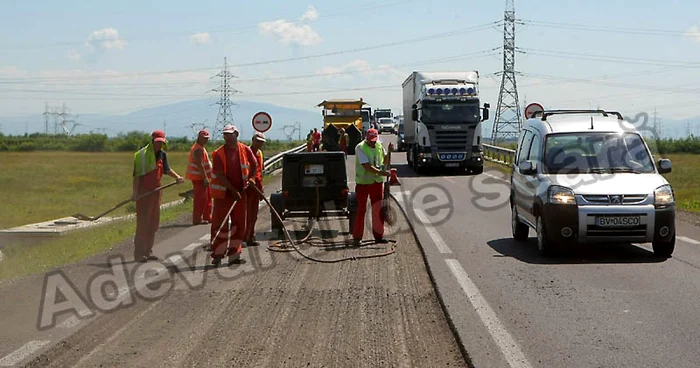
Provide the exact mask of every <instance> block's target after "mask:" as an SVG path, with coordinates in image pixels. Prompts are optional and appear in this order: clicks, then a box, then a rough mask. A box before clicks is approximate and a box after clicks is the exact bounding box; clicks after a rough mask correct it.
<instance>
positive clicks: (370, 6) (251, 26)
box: [0, 0, 415, 52]
mask: <svg viewBox="0 0 700 368" xmlns="http://www.w3.org/2000/svg"><path fill="white" fill-rule="evenodd" d="M412 1H415V0H400V1H388V2H384V3H379V4H377V3H376V2H367V3H364V4H359V5H357V6H353V7H348V8H345V9H338V10H337V11H336V12H334V13H329V14H324V15H323V17H321V18H319V19H316V20H315V22H322V21H325V20H332V19H334V18H339V17H347V16H356V13H352V11H353V10H360V11H362V12H363V13H366V12H367V11H368V10H376V9H380V8H385V7H391V6H395V5H399V4H404V3H408V2H412ZM296 17H297V16H296V15H295V16H294V18H296ZM287 18H290V16H289V15H280V16H277V17H274V19H275V20H276V19H287ZM269 21H273V17H270V18H266V19H261V20H257V21H253V22H249V23H245V24H242V25H240V26H238V27H235V28H231V27H225V26H222V27H219V28H214V29H210V30H206V29H205V30H203V29H190V30H182V31H176V32H163V33H160V35H161V37H149V38H121V37H120V40H123V41H126V42H137V41H158V40H163V39H172V38H173V37H172V36H191V35H192V34H194V33H199V32H206V33H228V34H240V33H245V32H247V31H251V30H256V29H257V28H258V25H259V24H260V23H263V22H269ZM287 22H288V23H290V24H300V23H304V21H302V20H289V21H287ZM151 34H153V32H151ZM84 43H85V40H82V41H62V42H52V43H50V44H49V43H47V44H34V45H27V44H26V43H22V44H18V45H15V47H5V48H2V49H0V52H2V51H14V50H31V49H41V48H52V47H67V46H77V45H83V44H84Z"/></svg>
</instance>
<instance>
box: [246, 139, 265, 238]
mask: <svg viewBox="0 0 700 368" xmlns="http://www.w3.org/2000/svg"><path fill="white" fill-rule="evenodd" d="M264 144H265V134H263V133H261V132H257V133H255V135H254V136H253V140H252V142H251V143H250V149H251V150H252V151H253V154H254V155H255V158H256V160H257V163H258V169H257V170H256V171H255V175H252V172H251V176H253V177H255V187H256V188H258V189H259V190H260V191H261V192H262V191H263V180H262V179H263V177H262V173H263V170H265V163H264V157H263V152H262V148H263V145H264ZM246 195H247V196H248V203H247V210H248V215H247V217H248V219H247V220H248V221H247V223H246V236H245V242H246V245H248V246H256V245H259V243H258V242H257V241H256V239H255V223H256V222H257V221H258V206H259V204H260V201H262V200H263V197H262V196H261V195H260V194H259V193H258V191H257V190H255V188H253V187H249V188H248V192H247V193H246Z"/></svg>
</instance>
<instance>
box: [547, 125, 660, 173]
mask: <svg viewBox="0 0 700 368" xmlns="http://www.w3.org/2000/svg"><path fill="white" fill-rule="evenodd" d="M543 157H544V160H543V161H544V162H543V172H544V173H549V174H575V173H618V172H629V173H640V174H641V173H653V172H654V163H653V161H652V158H651V156H650V154H649V151H648V150H647V148H646V145H645V144H644V141H643V139H642V137H641V136H640V135H639V134H637V133H630V132H625V133H603V132H600V133H580V132H577V133H561V134H552V135H549V136H547V138H546V140H545V151H544V156H543Z"/></svg>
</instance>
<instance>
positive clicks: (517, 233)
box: [510, 204, 530, 242]
mask: <svg viewBox="0 0 700 368" xmlns="http://www.w3.org/2000/svg"><path fill="white" fill-rule="evenodd" d="M510 214H511V216H510V227H511V230H512V231H513V239H515V240H517V241H519V242H525V241H527V238H528V236H529V235H530V227H529V226H527V225H526V224H523V223H522V222H520V220H518V210H517V209H516V208H515V204H512V205H511V206H510Z"/></svg>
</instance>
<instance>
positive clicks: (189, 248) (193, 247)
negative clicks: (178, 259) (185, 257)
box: [182, 242, 202, 252]
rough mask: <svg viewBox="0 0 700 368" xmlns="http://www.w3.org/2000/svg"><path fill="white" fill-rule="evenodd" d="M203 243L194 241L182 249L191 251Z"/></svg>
mask: <svg viewBox="0 0 700 368" xmlns="http://www.w3.org/2000/svg"><path fill="white" fill-rule="evenodd" d="M201 245H202V243H201V242H200V243H192V244H190V245H188V246H186V247H184V248H182V251H183V252H191V251H193V250H195V249H197V247H200V246H201Z"/></svg>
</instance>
